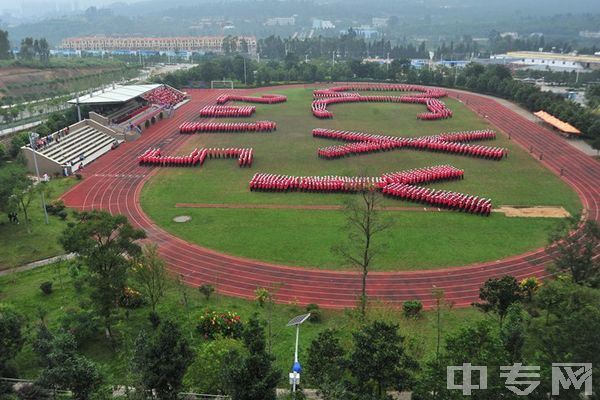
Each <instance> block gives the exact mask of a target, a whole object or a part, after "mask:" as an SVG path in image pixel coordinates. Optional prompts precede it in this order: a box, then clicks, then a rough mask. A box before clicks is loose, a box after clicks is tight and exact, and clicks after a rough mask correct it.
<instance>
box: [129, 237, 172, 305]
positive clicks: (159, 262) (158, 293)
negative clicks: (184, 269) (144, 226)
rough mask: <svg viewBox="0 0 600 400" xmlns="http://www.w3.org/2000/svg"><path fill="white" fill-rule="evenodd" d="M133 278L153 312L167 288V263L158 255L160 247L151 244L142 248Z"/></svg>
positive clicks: (134, 268)
mask: <svg viewBox="0 0 600 400" xmlns="http://www.w3.org/2000/svg"><path fill="white" fill-rule="evenodd" d="M133 277H134V279H135V281H136V282H137V284H138V286H139V289H140V290H141V291H142V294H143V295H144V297H146V300H147V301H148V303H150V306H151V307H152V311H153V312H156V305H157V304H158V302H159V301H160V299H161V298H162V297H163V296H164V294H165V288H166V286H167V270H166V263H165V261H164V260H163V259H162V258H161V257H160V255H159V254H158V245H157V244H156V243H150V244H147V245H145V246H144V247H143V248H142V256H141V257H140V259H139V261H138V263H137V264H136V265H135V266H134V267H133Z"/></svg>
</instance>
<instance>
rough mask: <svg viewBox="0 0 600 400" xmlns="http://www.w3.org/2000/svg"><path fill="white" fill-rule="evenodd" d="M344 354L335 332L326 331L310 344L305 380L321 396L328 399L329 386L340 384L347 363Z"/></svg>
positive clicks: (331, 330)
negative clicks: (313, 386)
mask: <svg viewBox="0 0 600 400" xmlns="http://www.w3.org/2000/svg"><path fill="white" fill-rule="evenodd" d="M345 354H346V352H345V351H344V348H343V347H342V345H341V343H340V338H339V337H338V333H337V331H335V330H333V329H326V330H324V331H322V332H321V333H319V335H318V336H317V337H316V338H315V339H314V340H313V341H312V342H311V343H310V347H309V348H308V359H307V360H306V376H307V377H308V378H307V380H308V381H309V382H310V383H311V384H313V385H315V387H316V388H317V389H318V390H319V392H320V393H321V395H322V396H323V397H324V398H325V399H328V398H329V397H330V393H328V391H329V390H328V389H330V386H331V384H333V383H335V382H341V381H342V378H343V375H344V371H345V370H346V366H347V362H346V360H345V359H344V357H345Z"/></svg>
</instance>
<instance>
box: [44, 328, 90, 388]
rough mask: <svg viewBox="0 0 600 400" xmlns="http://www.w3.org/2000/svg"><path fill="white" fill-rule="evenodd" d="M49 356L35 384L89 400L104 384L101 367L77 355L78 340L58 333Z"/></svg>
mask: <svg viewBox="0 0 600 400" xmlns="http://www.w3.org/2000/svg"><path fill="white" fill-rule="evenodd" d="M50 348H51V350H50V353H49V354H47V355H45V356H44V357H46V358H47V361H48V365H47V366H46V368H45V369H44V370H43V371H42V372H41V373H40V376H39V378H38V380H37V381H36V384H38V385H40V386H42V387H46V388H52V389H61V390H70V391H71V392H72V393H73V398H74V399H77V400H88V399H89V398H90V395H92V394H93V393H95V392H97V391H98V389H99V388H100V387H101V384H102V375H101V373H100V371H99V370H98V367H97V366H96V365H95V364H94V363H93V362H92V361H90V360H88V359H87V358H86V357H84V356H81V355H79V354H78V353H77V345H76V341H75V338H74V337H73V336H72V335H71V334H69V333H66V332H65V333H59V334H57V335H56V336H54V338H53V339H52V341H51V344H50Z"/></svg>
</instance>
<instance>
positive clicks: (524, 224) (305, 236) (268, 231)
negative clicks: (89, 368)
mask: <svg viewBox="0 0 600 400" xmlns="http://www.w3.org/2000/svg"><path fill="white" fill-rule="evenodd" d="M269 93H281V94H285V95H287V96H288V102H287V103H283V104H278V105H271V106H268V105H259V106H258V107H257V112H256V114H255V116H254V117H253V118H252V119H254V120H261V119H268V120H274V121H277V123H278V130H277V131H276V132H273V133H256V134H198V135H196V136H194V138H193V139H192V142H191V144H190V145H189V146H188V147H187V148H184V149H181V154H186V153H188V152H189V151H190V150H191V149H192V148H194V147H202V146H206V147H253V148H254V150H255V162H254V164H253V167H252V168H251V169H240V168H238V167H237V163H236V162H235V161H234V160H208V161H207V162H206V164H205V165H204V166H203V167H200V168H189V169H187V168H186V169H175V168H173V169H170V168H164V169H162V170H161V171H160V172H159V173H158V174H157V175H156V176H155V177H153V178H152V179H151V181H150V182H149V183H148V184H147V185H146V186H145V187H144V189H143V191H142V199H141V201H142V206H143V208H144V210H145V211H146V212H147V213H148V214H149V215H150V217H151V218H152V219H154V220H155V221H156V222H157V223H158V224H159V225H161V226H163V227H164V228H166V229H167V230H169V231H170V232H172V233H174V234H175V235H177V236H180V237H182V238H184V239H186V240H189V241H191V242H194V243H198V244H200V245H204V246H207V247H211V248H214V249H217V250H220V251H223V252H225V253H229V254H233V255H238V256H244V257H250V258H256V259H261V260H265V261H270V262H276V263H285V264H290V265H299V266H308V267H318V268H337V269H340V268H345V266H344V265H343V262H342V261H341V260H340V259H339V258H338V257H336V256H335V255H334V254H332V253H331V251H330V249H331V247H332V246H333V245H334V244H336V243H339V242H340V241H342V240H344V239H345V237H346V234H345V232H344V218H343V214H342V213H341V212H336V211H304V210H248V209H246V210H241V209H236V210H224V209H210V210H208V209H181V208H175V204H176V203H225V204H249V203H253V204H343V202H344V201H345V200H346V199H347V198H348V197H349V196H352V195H342V194H308V193H256V192H250V191H249V190H248V182H249V181H250V179H251V177H252V175H253V174H254V173H257V172H268V173H279V174H290V175H365V174H366V175H371V176H378V175H380V174H382V173H384V172H390V171H398V170H403V169H409V168H418V167H426V166H431V165H438V164H452V165H454V166H456V167H459V168H462V169H464V170H465V179H464V180H461V181H452V182H444V183H436V184H433V185H431V186H432V187H435V188H440V189H450V190H455V191H459V192H463V193H471V194H476V195H479V196H483V197H491V198H492V200H493V204H494V206H499V205H517V206H533V205H546V206H563V207H565V208H566V209H567V210H568V211H569V212H571V213H573V214H575V213H578V212H579V211H580V208H581V205H580V203H579V200H578V198H577V196H576V194H575V193H574V192H573V191H572V190H571V189H570V188H569V187H568V186H567V185H566V184H564V183H563V182H562V181H560V180H559V179H558V178H557V177H555V176H554V175H553V174H552V173H550V172H549V171H547V170H546V169H544V168H543V167H542V166H541V165H540V164H539V163H537V162H536V161H535V160H534V159H532V158H531V157H530V155H529V154H528V153H527V152H525V151H523V150H521V149H520V148H519V147H518V146H517V145H516V144H515V143H514V142H511V141H509V140H508V139H507V138H506V137H505V136H504V135H499V136H498V139H496V140H494V141H487V142H482V144H484V145H490V146H502V147H507V148H508V149H509V150H510V156H509V158H508V159H505V160H502V161H489V160H482V159H477V158H470V157H463V156H456V155H450V154H443V153H431V152H421V151H416V150H408V149H407V150H396V151H390V152H385V153H374V154H369V155H361V156H353V157H348V158H343V159H338V160H322V159H319V158H317V157H316V151H317V148H319V147H324V146H331V145H335V144H340V143H341V142H335V141H330V140H325V139H316V138H313V137H312V136H311V130H312V129H313V128H316V127H323V128H332V129H345V130H356V131H365V132H373V133H381V134H386V135H395V136H412V137H414V136H421V135H433V134H437V133H440V132H452V131H459V130H472V129H483V128H489V127H490V126H488V125H487V124H486V122H485V121H483V120H481V119H480V118H479V117H478V116H477V115H476V114H474V113H472V112H471V111H470V110H468V109H467V108H466V107H465V106H463V105H462V104H461V103H460V102H458V101H456V100H453V99H449V98H446V99H444V101H445V102H446V103H447V104H448V106H449V107H450V108H451V109H452V110H453V111H454V117H453V118H451V119H448V120H441V121H420V120H417V119H416V118H415V115H416V114H417V113H419V112H422V111H423V110H424V107H423V106H422V105H409V104H386V103H362V104H344V105H334V106H332V107H331V110H332V111H333V112H334V113H335V117H334V118H333V119H330V120H318V119H316V118H314V117H313V116H312V114H311V113H310V102H311V98H312V97H311V93H312V91H311V90H309V89H287V90H274V91H272V92H269ZM396 94H397V93H396ZM175 129H176V127H174V130H175ZM383 205H385V206H414V205H415V204H414V203H409V202H402V201H397V200H393V199H385V200H384V201H383ZM181 214H188V215H191V216H192V217H193V220H192V222H190V223H188V224H174V223H172V222H171V219H172V218H173V217H174V216H176V215H181ZM389 216H390V218H394V219H395V221H396V224H395V227H394V228H393V229H392V230H391V231H389V232H388V233H387V234H386V237H385V238H382V239H381V240H382V243H385V245H386V246H385V251H384V252H383V253H382V254H381V256H380V257H379V258H378V259H376V260H375V262H374V265H373V268H374V270H412V269H426V268H437V267H444V266H449V265H464V264H467V263H473V262H481V261H490V260H496V259H499V258H503V257H506V256H509V255H514V254H518V253H521V252H523V251H526V250H529V249H533V248H537V247H540V246H543V245H544V244H545V241H546V238H547V235H548V231H549V230H550V229H551V228H552V227H553V226H555V224H556V223H557V221H556V220H550V219H538V218H527V219H525V218H507V217H504V216H503V215H498V214H494V215H493V216H492V217H490V218H484V217H479V216H472V215H465V214H460V213H439V214H437V213H436V214H429V213H415V212H401V213H398V212H396V213H390V214H389ZM475 243H476V244H477V245H474V244H475Z"/></svg>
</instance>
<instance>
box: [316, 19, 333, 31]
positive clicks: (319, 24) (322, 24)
mask: <svg viewBox="0 0 600 400" xmlns="http://www.w3.org/2000/svg"><path fill="white" fill-rule="evenodd" d="M312 28H313V29H334V28H335V25H334V24H333V22H331V21H330V20H328V19H313V21H312Z"/></svg>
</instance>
